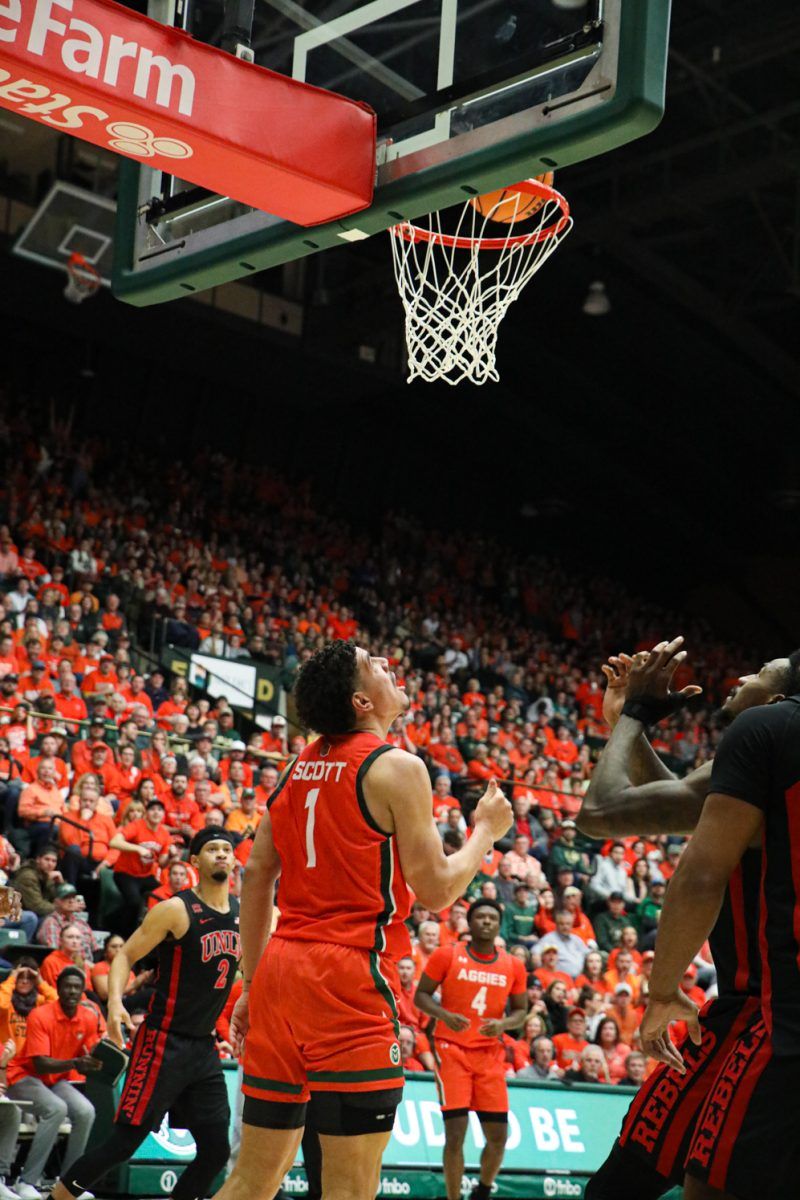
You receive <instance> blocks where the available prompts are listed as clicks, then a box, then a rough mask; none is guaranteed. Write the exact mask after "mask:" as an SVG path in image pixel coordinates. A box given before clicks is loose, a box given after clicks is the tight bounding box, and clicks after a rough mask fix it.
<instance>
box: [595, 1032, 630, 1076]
mask: <svg viewBox="0 0 800 1200" xmlns="http://www.w3.org/2000/svg"><path fill="white" fill-rule="evenodd" d="M592 1040H593V1041H594V1042H595V1043H596V1044H597V1045H598V1046H599V1047H600V1049H601V1050H602V1051H603V1054H604V1055H605V1059H606V1068H607V1070H608V1078H609V1082H610V1083H621V1082H622V1080H623V1079H624V1078H625V1075H626V1074H627V1066H626V1064H627V1060H628V1055H629V1054H630V1053H631V1047H630V1046H629V1045H628V1044H627V1042H623V1040H622V1038H621V1037H620V1034H619V1025H617V1022H616V1020H615V1018H614V1017H604V1018H603V1019H602V1021H601V1022H600V1024H599V1025H598V1026H597V1032H596V1033H595V1035H594V1038H593V1039H592Z"/></svg>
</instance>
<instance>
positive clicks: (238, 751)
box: [198, 738, 253, 788]
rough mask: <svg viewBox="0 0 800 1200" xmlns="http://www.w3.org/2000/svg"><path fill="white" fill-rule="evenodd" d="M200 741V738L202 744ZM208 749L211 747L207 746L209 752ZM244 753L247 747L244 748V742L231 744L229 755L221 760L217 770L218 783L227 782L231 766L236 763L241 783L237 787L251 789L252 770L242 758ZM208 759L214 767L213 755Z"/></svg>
mask: <svg viewBox="0 0 800 1200" xmlns="http://www.w3.org/2000/svg"><path fill="white" fill-rule="evenodd" d="M202 740H203V739H202V738H201V739H200V742H202ZM200 742H198V745H200ZM210 749H211V746H210V744H209V751H210ZM246 753H247V747H246V746H245V744H244V742H231V746H230V753H229V754H228V756H227V758H223V760H222V762H221V763H220V764H219V768H218V769H219V781H220V782H221V783H227V782H228V779H229V778H230V774H231V768H232V767H233V764H234V763H238V764H239V766H240V767H241V768H242V771H241V782H240V784H239V786H241V787H246V788H251V787H253V768H252V766H251V765H250V763H248V762H245V760H244V756H245V754H246ZM209 758H210V759H211V760H212V761H213V763H214V766H215V767H216V759H214V757H213V755H211V754H209ZM236 774H237V776H238V775H239V772H238V771H237V772H236Z"/></svg>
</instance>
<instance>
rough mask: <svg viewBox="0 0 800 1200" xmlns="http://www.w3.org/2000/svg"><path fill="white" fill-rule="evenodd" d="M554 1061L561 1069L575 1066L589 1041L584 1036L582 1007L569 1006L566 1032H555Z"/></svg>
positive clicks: (584, 1025)
mask: <svg viewBox="0 0 800 1200" xmlns="http://www.w3.org/2000/svg"><path fill="white" fill-rule="evenodd" d="M553 1045H554V1046H555V1050H556V1062H557V1063H558V1065H559V1067H560V1068H561V1070H562V1071H569V1070H572V1069H573V1068H575V1067H577V1065H578V1064H579V1062H580V1059H581V1055H582V1054H583V1052H584V1050H585V1049H586V1047H587V1046H588V1045H589V1042H588V1040H587V1038H586V1013H585V1012H584V1011H583V1009H582V1008H571V1009H570V1010H569V1012H568V1013H567V1032H566V1033H557V1034H556V1035H555V1037H554V1038H553Z"/></svg>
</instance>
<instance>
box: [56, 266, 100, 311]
mask: <svg viewBox="0 0 800 1200" xmlns="http://www.w3.org/2000/svg"><path fill="white" fill-rule="evenodd" d="M67 275H68V276H69V278H68V280H67V286H66V287H65V288H64V299H65V300H69V302H70V304H81V303H82V302H83V301H84V300H86V299H88V297H89V296H93V295H94V294H95V292H96V291H97V289H98V288H99V287H100V284H101V279H100V273H99V271H97V270H95V268H94V267H93V266H92V264H91V263H90V262H87V261H86V259H85V258H84V257H83V255H82V254H70V256H69V258H68V259H67Z"/></svg>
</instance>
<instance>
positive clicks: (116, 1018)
mask: <svg viewBox="0 0 800 1200" xmlns="http://www.w3.org/2000/svg"><path fill="white" fill-rule="evenodd" d="M123 1025H127V1026H128V1028H129V1029H132V1028H133V1021H132V1020H131V1018H130V1015H129V1014H128V1012H127V1011H126V1010H125V1008H124V1006H123V1005H122V1004H109V1006H108V1021H107V1030H108V1036H109V1038H110V1040H111V1041H112V1042H113V1043H114V1045H115V1046H119V1048H120V1050H124V1049H125V1041H126V1038H125V1034H124V1033H123V1031H122V1026H123Z"/></svg>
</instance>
